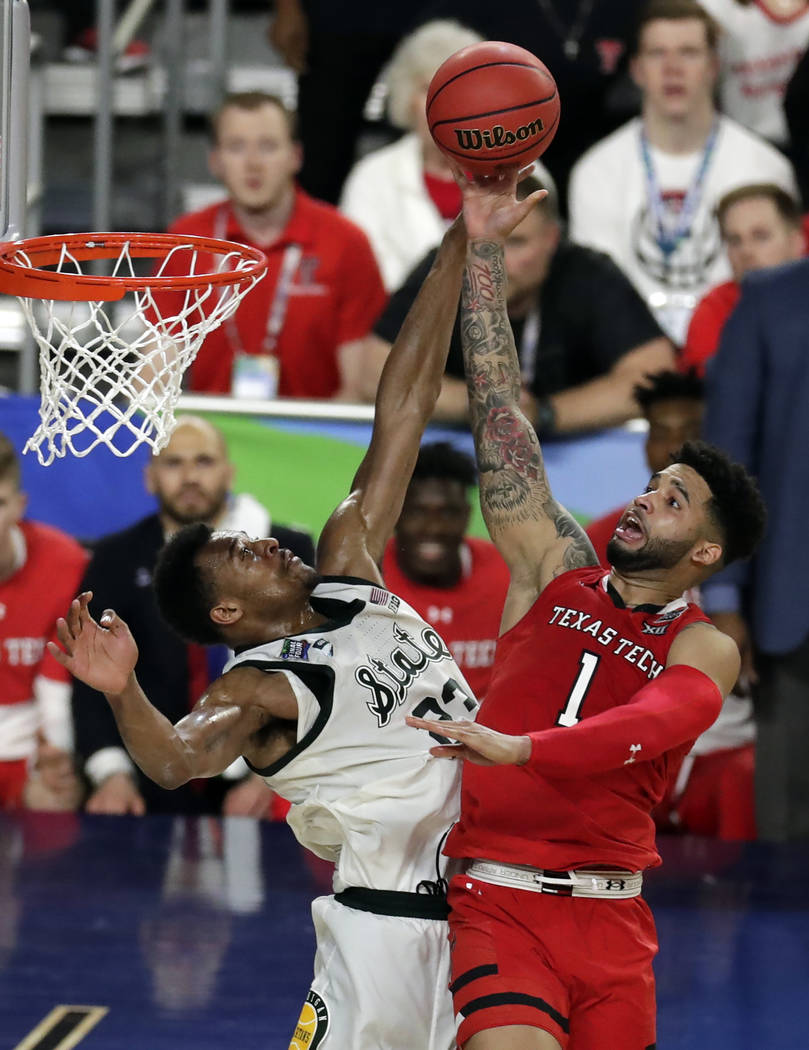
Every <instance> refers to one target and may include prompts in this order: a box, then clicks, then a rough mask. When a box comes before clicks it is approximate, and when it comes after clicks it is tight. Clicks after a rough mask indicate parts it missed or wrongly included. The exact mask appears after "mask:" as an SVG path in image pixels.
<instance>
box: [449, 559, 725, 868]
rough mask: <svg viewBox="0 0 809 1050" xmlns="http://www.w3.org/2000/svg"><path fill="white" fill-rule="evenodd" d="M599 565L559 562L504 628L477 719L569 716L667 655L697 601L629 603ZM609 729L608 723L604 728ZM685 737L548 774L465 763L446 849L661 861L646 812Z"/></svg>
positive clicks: (521, 729) (535, 725)
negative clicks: (596, 766) (588, 770)
mask: <svg viewBox="0 0 809 1050" xmlns="http://www.w3.org/2000/svg"><path fill="white" fill-rule="evenodd" d="M608 579H609V574H608V573H607V572H605V570H604V569H603V568H600V567H596V568H588V569H580V570H575V571H572V572H566V573H563V574H562V575H561V576H559V577H557V578H556V579H555V580H553V581H552V582H551V583H550V584H548V586H547V587H546V588H545V590H544V591H543V592H542V593H541V594H540V596H539V597H538V598H537V600H536V602H535V603H534V605H533V606H532V607H531V609H530V610H529V611H528V612H527V613H526V615H525V616H524V617H523V618H522V620H520V622H519V623H517V624H516V625H515V626H514V627H512V628H511V630H510V631H508V632H507V633H506V634H504V635H503V636H502V638H501V639H500V641H499V643H498V646H497V654H496V657H495V668H494V674H493V675H492V680H491V682H490V684H489V690H488V693H487V695H486V699H485V700H484V702H483V704H482V706H481V708H480V711H479V713H478V718H477V721H478V722H482V723H483V724H484V725H487V726H491V728H493V729H497V730H499V731H501V732H504V733H510V734H518V735H519V734H523V733H529V732H537V731H539V730H545V729H551V728H553V727H554V726H558V727H560V728H559V730H558V731H559V732H560V733H562V732H564V727H565V726H570V725H574V724H576V722H578V721H582V720H584V719H587V718H589V717H592V716H593V715H597V714H599V713H600V712H602V711H607V710H608V709H610V708H614V707H617V706H620V705H623V704H626V703H628V702H629V700H630V699H631V698H632V697H633V695H634V694H635V693H636V692H637V691H638V690H639V689H642V688H643V686H644V685H646V684H647V683H648V682H649V681H651V680H652V679H654V678H656V677H657V676H658V675H659V674H660V672H661V671H662V670H663V669H664V667H665V665H666V659H667V656H668V652H669V648H670V647H671V644H672V642H673V641H674V639H675V637H676V636H677V634H678V633H679V632H680V631H681V630H682V629H683V628H684V627H687V626H688V625H689V624H693V623H696V622H707V617H706V616H705V615H704V614H703V613H702V611H701V610H700V609H699V608H698V607H697V606H695V605H693V604H690V603H688V602H686V601H685V600H683V599H681V598H680V599H677V600H675V601H673V602H670V603H669V604H668V605H666V606H664V607H660V606H650V605H647V606H643V605H641V606H636V607H635V608H633V609H628V608H626V607H625V606H624V604H623V602H622V601H621V598H620V596H619V595H618V594H617V592H616V591H614V590H613V588H611V587H608ZM607 731H608V732H609V730H607ZM690 747H691V743H690V742H689V743H686V744H684V745H680V746H678V747H676V748H674V749H673V750H671V751H667V752H666V753H664V754H663V755H661V756H660V757H659V758H655V759H651V760H646V761H642V760H638V761H634V755H630V754H629V752H628V753H627V758H628V759H629V761H628V763H627V764H625V765H624V766H622V768H620V769H616V770H612V771H610V772H608V773H601V774H598V775H592V776H587V775H582V776H579V777H566V778H564V779H558V780H556V779H552V778H550V777H545V776H543V775H541V774H540V773H538V772H537V771H536V770H533V769H530V768H528V767H523V766H494V767H487V766H478V765H474V764H472V763H471V762H466V763H464V772H463V788H462V801H461V819H460V821H459V822H458V823H457V824H456V825H455V828H454V829H453V831H452V833H451V835H450V837H449V840H448V843H447V849H446V851H447V853H449V854H450V856H454V857H482V858H489V859H492V860H502V861H505V862H508V863H516V864H530V865H532V866H534V867H537V868H549V869H555V870H565V869H570V868H581V867H591V866H593V865H597V866H598V865H603V866H606V867H614V868H624V869H627V870H630V871H637V870H640V869H642V868H646V867H651V866H654V865H657V864H659V863H660V858H659V856H658V854H657V850H656V849H655V841H654V824H653V822H652V819H651V817H650V815H649V814H650V811H651V809H652V808H653V807H654V806H655V804H656V803H657V802H658V801H659V800H660V799H661V798H662V796H663V793H664V790H665V788H666V784H667V781H668V778H669V776H670V774H671V773H672V771H676V769H677V768H678V767H679V765H680V762H681V761H682V758H683V757H684V755H685V754H686V753H687V752H688V751H689V749H690Z"/></svg>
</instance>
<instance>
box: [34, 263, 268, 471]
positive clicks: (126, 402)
mask: <svg viewBox="0 0 809 1050" xmlns="http://www.w3.org/2000/svg"><path fill="white" fill-rule="evenodd" d="M177 252H181V253H183V254H182V263H183V267H184V272H186V273H188V274H189V275H194V274H205V273H208V274H210V259H211V255H210V254H209V253H203V252H200V251H198V250H197V249H196V248H195V247H194V246H192V245H182V244H178V246H177V247H176V248H173V249H171V251H170V252H169V253H168V255H167V256H166V258H165V259H164V260H163V262H162V263H161V265H160V268H159V269H158V270H157V271H156V272H155V274H154V275H153V276H155V277H160V276H162V274H163V272H164V270H165V269H167V268H168V266H169V260H170V259H171V258H172V256H174V255H175V254H176V253H177ZM18 254H19V259H20V261H21V262H22V263H24V264H25V265H29V266H30V262H29V260H28V259H27V258H26V255H25V252H24V251H22V250H21V251H20V252H19V253H18ZM220 260H221V261H220V262H219V265H218V272H221V271H224V270H230V271H232V272H233V273H234V275H235V274H236V273H238V272H241V271H243V270H246V269H247V268H248V267H253V268H254V267H255V263H254V262H251V261H250V260H247V259H245V258H244V256H243V255H241V254H240V252H239V251H238V250H236V249H235V246H234V251H233V252H232V253H231V254H229V255H222V256H221V257H220ZM89 265H90V264H88V263H86V262H85V263H82V262H81V261H80V260H77V259H76V258H74V256H73V255H71V253H70V252H69V250H68V249H67V248H64V249H63V251H62V257H61V259H60V262H59V265H58V266H57V267H56V269H57V270H58V271H59V272H60V273H73V274H81V273H85V274H86V273H89V272H92V271H90V270H89ZM83 266H84V267H85V269H84V270H83V269H82V267H83ZM112 276H127V277H135V276H137V274H136V271H135V268H134V264H133V260H132V258H131V257H130V254H129V244H128V243H125V244H124V246H123V247H122V249H121V252H120V255H119V256H118V259H117V261H116V262H115V265H114V270H113V274H112ZM262 277H263V273H257V274H256V273H253V274H250V275H248V276H246V277H245V278H242V279H241V280H239V279H238V278H234V282H233V283H232V284H224V285H212V284H201V285H198V286H196V287H191V288H187V289H178V290H172V291H171V292H170V293H168V295H167V294H166V293H165V292H164V291H163V292H157V293H155V292H154V290H153V289H152V288H151V287H150V285H149V281H150V278H148V277H147V278H143V288H142V290H138V291H135V292H127V294H126V295H125V297H124V298H123V299H121V300H118V301H117V302H58V301H54V300H43V299H27V298H20V299H19V302H20V303H21V305H22V308H23V310H24V311H25V314H26V317H27V319H28V323H29V325H30V327H31V331H32V332H33V334H34V338H35V339H36V341H37V344H38V345H39V363H40V390H41V394H42V403H41V406H40V410H39V415H40V420H41V422H40V425H39V427H38V428H37V430H36V432H35V433H34V434H33V436H32V437H31V438H30V439H29V441H28V442H27V444H26V446H25V450H24V451H26V452H28V451H29V450H32V451H35V452H36V454H37V458H38V459H39V462H40V463H42V464H43V465H44V466H47V465H48V464H50V463H52V462H53V460H54V458H55V457H63V456H65V455H66V454H67V452H68V451H69V452H71V453H72V454H73V455H74V456H86V455H88V453H90V452H92V450H93V449H94V448H96V447H97V446H98V445H107V446H108V448H110V449H111V450H112V452H113V453H114V454H115V455H116V456H128V455H131V453H132V452H133V451H134V450H135V449H136V448H137V447H138V446H139V445H141V444H142V443H144V442H145V443H146V444H148V445H149V446H151V448H152V449H153V450H154V451H155V452H159V451H160V449H162V448H164V447H165V446H166V444H167V443H168V440H169V437H170V436H171V433H172V431H173V429H174V427H175V425H176V421H175V419H174V409H175V407H176V405H177V401H178V399H179V397H180V393H181V389H182V379H183V373H184V372H185V370H186V369H187V368H188V366H189V365H190V364H191V362H192V361H193V360H194V358H195V357H196V355H197V351H198V350H199V348H200V346H201V345H202V341H203V340H204V339H205V337H206V336H207V335H208V333H209V332H211V331H213V329H215V328H218V327H219V325H220V324H222V322H223V321H225V320H226V319H227V318H228V317H230V316H231V315H232V314H233V312H234V311H235V310H236V308H237V307H238V305H239V303H240V302H241V301H242V299H243V298H244V296H245V295H246V294H247V293H248V292H249V291H250V290H251V289H252V288H253V287H255V285H256V284H257V283H258V281H259V280H261V278H262ZM167 300H168V301H170V303H171V308H170V309H171V312H170V313H169V312H168V310H167V309H166V302H167ZM161 303H162V304H163V309H164V310H165V313H166V315H165V316H163V314H162V313H161Z"/></svg>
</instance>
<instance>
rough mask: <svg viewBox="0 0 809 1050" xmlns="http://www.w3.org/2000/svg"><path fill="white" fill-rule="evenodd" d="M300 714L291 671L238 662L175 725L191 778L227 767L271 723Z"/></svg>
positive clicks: (287, 720)
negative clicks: (274, 671)
mask: <svg viewBox="0 0 809 1050" xmlns="http://www.w3.org/2000/svg"><path fill="white" fill-rule="evenodd" d="M297 717H298V703H297V700H296V698H295V693H294V692H293V690H292V687H291V686H290V684H289V682H288V681H287V679H286V677H285V675H283V674H270V673H267V672H266V671H261V670H259V669H258V668H256V667H246V666H239V667H234V668H233V669H232V670H231V671H228V672H227V673H226V674H224V675H222V677H221V678H218V679H217V680H216V681H215V682H214V683H213V684H212V685H211V687H210V689H209V690H208V691H207V692H206V693H205V695H204V696H203V697H202V698H201V699H200V700H199V701H198V703H197V704H196V706H195V707H194V709H193V710H192V711H191V712H190V713H189V714H187V715H186V716H185V718H182V719H181V720H180V721H179V722H178V723H177V724H176V725H175V726H174V729H175V732H176V734H177V736H178V738H179V741H180V743H181V746H182V748H183V752H184V765H185V767H186V768H185V772H186V773H187V776H186V779H189V780H190V779H193V778H195V777H209V776H216V775H217V774H219V773H222V772H224V770H225V769H227V768H228V766H229V765H231V763H232V762H235V760H236V759H237V758H240V757H241V756H242V755H243V754H244V752H245V750H246V749H248V748H249V747H250V745H251V742H252V741H253V739H254V737H255V735H256V734H257V733H258V732H260V731H261V730H262V729H265V728H266V726H267V725H268V724H269V723H270V722H272V721H273V720H283V721H285V722H294V721H295V720H296V719H297ZM141 768H142V767H141Z"/></svg>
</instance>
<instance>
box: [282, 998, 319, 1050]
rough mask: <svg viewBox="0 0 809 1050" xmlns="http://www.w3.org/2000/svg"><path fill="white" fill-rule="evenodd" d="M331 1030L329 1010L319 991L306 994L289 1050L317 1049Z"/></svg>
mask: <svg viewBox="0 0 809 1050" xmlns="http://www.w3.org/2000/svg"><path fill="white" fill-rule="evenodd" d="M328 1030H329V1010H328V1007H327V1006H326V1004H325V1003H324V1002H323V1000H322V999H321V998H320V996H319V995H318V994H317V992H313V991H312V990H311V989H310V990H309V992H308V993H307V995H306V1002H305V1003H304V1004H303V1009H302V1010H301V1016H300V1017H299V1018H298V1023H297V1024H296V1025H295V1034H294V1035H293V1036H292V1042H291V1043H290V1044H289V1050H315V1047H317V1046H319V1045H320V1043H321V1042H322V1040H323V1037H324V1036H325V1034H326V1032H327V1031H328Z"/></svg>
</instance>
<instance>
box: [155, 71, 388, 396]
mask: <svg viewBox="0 0 809 1050" xmlns="http://www.w3.org/2000/svg"><path fill="white" fill-rule="evenodd" d="M211 126H212V134H213V149H212V151H211V155H210V167H211V171H212V172H213V174H214V175H215V176H217V178H219V179H221V181H222V182H223V183H224V186H225V188H226V189H227V191H228V198H227V199H226V200H224V201H221V202H219V203H216V204H213V205H211V206H210V207H207V208H204V209H202V210H201V211H197V212H193V213H191V214H189V215H184V216H182V217H181V218H179V219H177V221H176V222H175V223H173V225H172V226H171V227H170V230H169V232H171V233H176V234H190V235H197V236H203V237H215V238H220V239H224V240H232V241H238V242H240V243H242V244H250V245H253V246H254V247H256V248H260V249H261V250H262V251H263V252H265V254H266V255H267V259H268V261H269V268H268V271H267V276H266V277H265V278H264V279H263V280H262V281H260V282H259V284H258V285H257V286H256V287H255V288H254V289H253V290H252V291H251V292H250V293H249V294H248V295H247V297H246V298H245V300H244V302H243V303H242V305H241V307H240V308H239V310H238V312H237V313H236V314H235V315H234V317H232V318H231V319H230V320H229V321H228V323H227V324H224V325H222V326H221V327H220V328H218V329H217V330H216V331H214V332H212V333H211V334H210V335H209V336H208V337H207V339H206V340H205V343H204V344H203V346H202V349H201V350H200V352H199V355H198V356H197V359H196V361H195V362H194V364H193V365H192V366H191V369H190V374H189V382H190V389H191V390H193V391H197V392H202V393H233V394H234V395H236V396H242V397H256V398H268V397H275V396H276V394H278V395H281V396H284V397H312V398H334V397H340V398H342V399H345V400H351V399H353V398H355V396H356V394H355V384H356V379H355V373H356V371H357V367H358V357H357V346H358V340H359V339H360V338H361V337H362V336H364V335H365V334H366V332H367V331H368V330H369V329H370V327H371V325H372V324H373V322H374V320H375V319H376V317H377V315H378V314H379V313H380V311H381V310H382V307H383V306H384V304H385V291H384V287H383V284H382V278H381V276H380V274H379V269H378V267H377V264H376V261H375V259H374V256H373V252H372V250H371V247H370V245H369V243H368V240H367V238H366V236H365V234H364V233H363V232H362V231H361V230H360V229H359V228H358V227H357V226H355V225H354V223H352V222H350V221H349V220H348V219H346V218H344V217H343V216H342V215H340V214H339V213H338V212H337V211H336V209H334V208H332V207H331V206H330V205H327V204H324V203H323V202H321V201H316V200H314V199H313V198H311V197H309V196H308V195H307V194H305V193H304V192H303V191H302V190H300V189H299V188H298V187H297V186H296V183H295V176H296V173H297V171H298V169H299V168H300V164H301V152H300V147H299V145H298V144H297V142H296V141H295V131H294V120H293V117H292V115H291V114H290V113H289V112H288V111H287V110H286V108H285V107H284V105H283V103H282V102H280V100H278V99H276V98H275V97H274V96H272V95H266V94H263V93H261V92H245V93H241V94H234V95H229V96H227V97H226V98H225V100H224V102H223V103H222V105H221V106H220V107H219V109H218V110H217V111H216V113H215V114H214V116H213V119H212V125H211ZM164 272H165V274H166V275H167V276H168V275H172V274H173V273H174V272H175V271H174V270H172V269H171V267H170V265H169V268H167V269H166V270H165V271H164ZM163 294H164V295H173V294H176V293H163Z"/></svg>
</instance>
